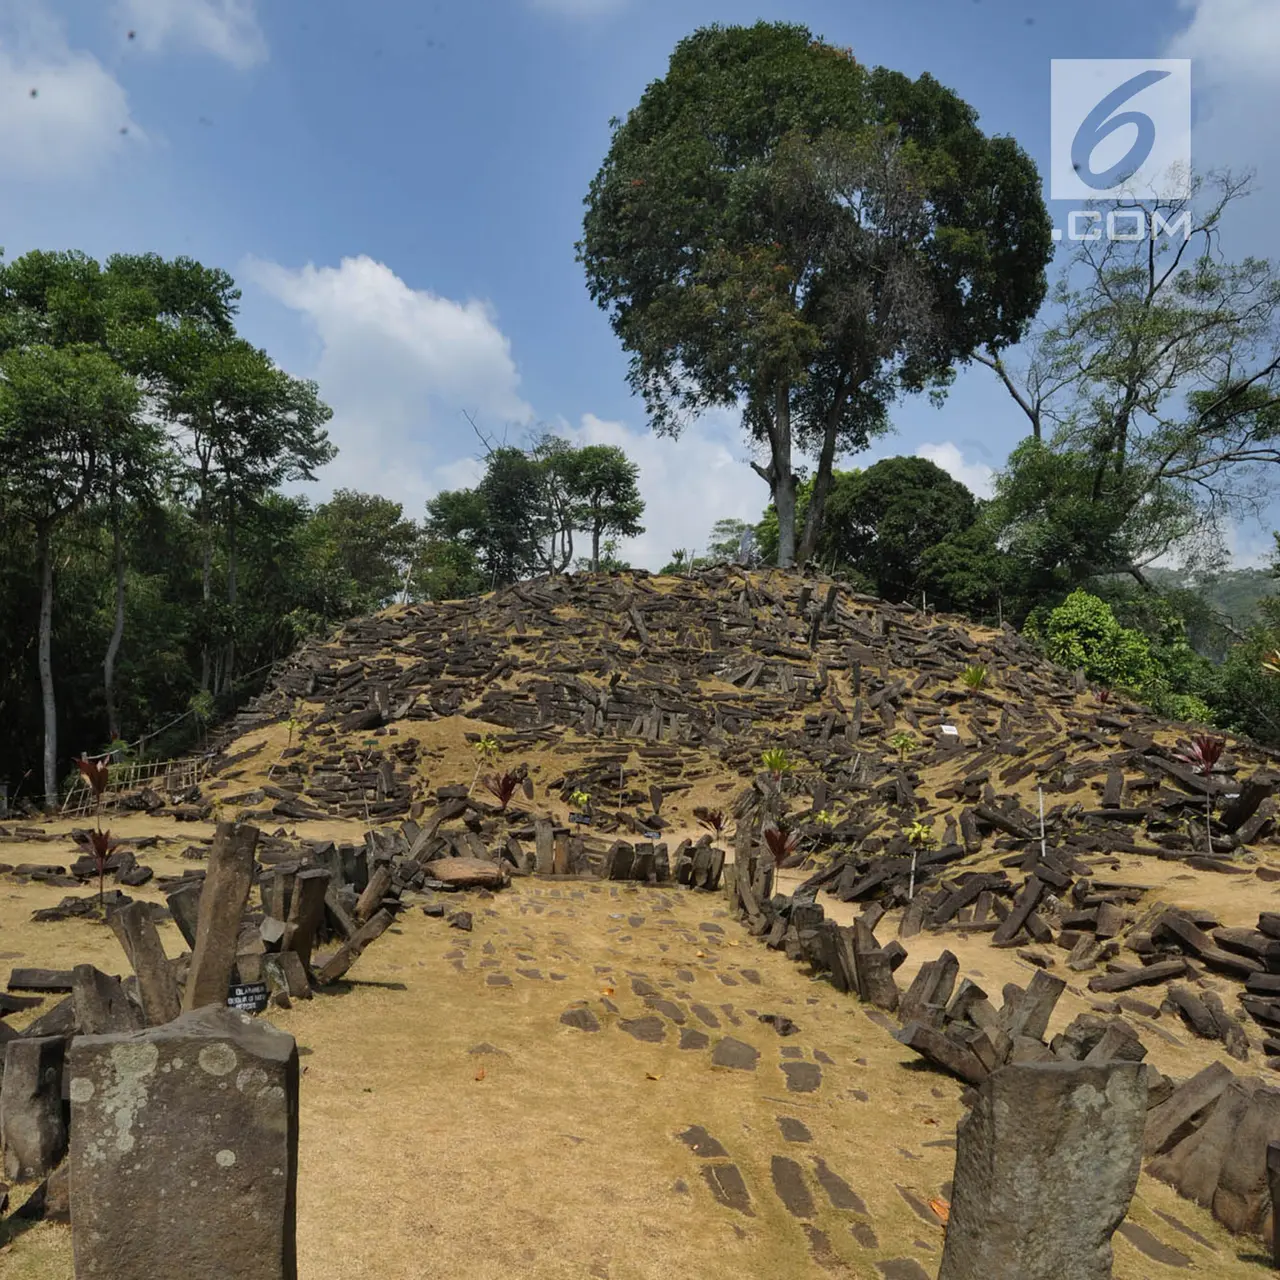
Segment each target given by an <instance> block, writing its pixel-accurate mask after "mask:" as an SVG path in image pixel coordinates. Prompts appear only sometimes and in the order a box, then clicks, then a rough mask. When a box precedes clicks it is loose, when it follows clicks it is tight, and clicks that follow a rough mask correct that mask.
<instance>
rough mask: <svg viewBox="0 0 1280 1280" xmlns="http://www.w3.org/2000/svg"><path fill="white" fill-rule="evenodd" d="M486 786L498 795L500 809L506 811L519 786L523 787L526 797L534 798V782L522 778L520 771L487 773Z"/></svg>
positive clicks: (484, 781)
mask: <svg viewBox="0 0 1280 1280" xmlns="http://www.w3.org/2000/svg"><path fill="white" fill-rule="evenodd" d="M481 781H483V783H484V785H485V788H486V789H487V790H488V791H490V792H492V794H493V795H494V796H496V797H497V800H498V805H499V807H500V809H501V810H502V811H503V812H505V811H506V808H507V805H509V804H510V803H511V798H512V797H513V796H514V795H515V793H516V790H517V789H518V788H523V790H524V794H525V797H526V799H529V800H532V799H533V782H532V780H531V779H529V778H527V777H525V778H522V777H521V776H520V775H519V774H518V773H512V772H511V771H510V770H508V771H507V772H505V773H490V774H486V775H485V777H484V778H483V779H481Z"/></svg>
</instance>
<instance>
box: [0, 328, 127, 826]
mask: <svg viewBox="0 0 1280 1280" xmlns="http://www.w3.org/2000/svg"><path fill="white" fill-rule="evenodd" d="M139 399H140V398H139V395H138V390H137V386H136V385H135V383H134V381H133V379H132V378H131V377H129V375H128V374H126V373H125V372H124V371H123V370H121V368H120V367H119V366H118V365H117V364H116V363H115V361H113V360H112V359H111V357H110V356H108V355H107V354H106V353H104V352H102V351H100V350H99V349H97V348H96V347H94V346H90V345H87V344H74V345H69V346H64V347H53V346H48V345H45V344H33V345H29V346H22V347H16V348H13V349H11V350H9V351H6V352H4V353H3V354H0V509H2V510H3V513H4V517H5V522H6V523H8V522H10V521H12V522H16V523H20V524H22V525H25V526H26V528H27V529H28V530H29V532H30V536H31V549H32V550H33V551H34V554H35V560H36V563H37V564H38V566H39V574H40V616H39V622H38V634H39V642H38V643H39V649H38V666H39V673H40V694H41V702H42V706H43V711H44V761H43V781H44V795H45V802H46V804H47V805H48V806H50V807H53V806H54V805H56V804H57V800H58V715H57V704H56V698H55V694H54V676H53V661H52V637H53V605H54V538H55V535H56V534H57V533H58V531H59V529H60V527H61V526H62V525H63V524H64V523H65V522H66V521H67V520H68V519H70V518H71V517H72V516H74V515H75V514H76V513H77V512H79V511H80V510H82V509H83V508H84V507H85V506H87V505H88V504H89V503H90V502H92V501H93V500H94V498H95V496H97V495H98V494H99V493H100V492H101V491H102V488H103V486H104V482H105V477H106V469H105V467H104V459H105V458H106V457H107V456H108V455H109V454H110V453H113V452H114V454H115V455H116V456H127V455H128V453H129V452H130V447H129V444H128V443H127V442H128V441H129V440H130V439H131V438H136V437H137V436H139V435H140V434H141V433H140V431H139V426H138V408H139Z"/></svg>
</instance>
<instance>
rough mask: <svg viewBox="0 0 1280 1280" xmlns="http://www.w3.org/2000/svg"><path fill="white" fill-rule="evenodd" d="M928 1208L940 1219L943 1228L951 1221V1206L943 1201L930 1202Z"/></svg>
mask: <svg viewBox="0 0 1280 1280" xmlns="http://www.w3.org/2000/svg"><path fill="white" fill-rule="evenodd" d="M929 1208H930V1209H932V1210H933V1211H934V1213H936V1214H937V1215H938V1217H939V1218H941V1219H942V1224H943V1226H946V1224H947V1223H948V1222H950V1221H951V1206H950V1205H949V1204H948V1203H947V1202H946V1201H945V1200H930V1201H929Z"/></svg>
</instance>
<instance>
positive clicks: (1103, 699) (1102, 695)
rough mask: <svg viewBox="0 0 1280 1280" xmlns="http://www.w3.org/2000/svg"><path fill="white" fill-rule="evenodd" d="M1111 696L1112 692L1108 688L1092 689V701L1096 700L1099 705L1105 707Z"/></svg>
mask: <svg viewBox="0 0 1280 1280" xmlns="http://www.w3.org/2000/svg"><path fill="white" fill-rule="evenodd" d="M1113 696H1114V695H1113V694H1112V692H1111V690H1110V689H1103V688H1098V689H1095V690H1094V691H1093V698H1094V701H1095V702H1097V703H1098V705H1099V706H1103V707H1105V706H1106V705H1107V704H1108V703H1109V702H1111V701H1112V699H1113Z"/></svg>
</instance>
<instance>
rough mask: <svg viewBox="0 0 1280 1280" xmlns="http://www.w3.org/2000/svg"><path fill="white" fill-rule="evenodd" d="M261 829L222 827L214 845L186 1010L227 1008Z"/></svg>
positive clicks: (184, 1003) (202, 898) (203, 892)
mask: <svg viewBox="0 0 1280 1280" xmlns="http://www.w3.org/2000/svg"><path fill="white" fill-rule="evenodd" d="M257 847H258V829H257V827H248V826H240V825H237V824H235V823H230V822H222V823H219V824H218V828H217V831H216V832H215V834H214V837H213V844H212V845H211V846H210V847H209V864H208V869H207V871H206V872H205V878H204V887H203V888H202V889H201V891H200V914H199V918H198V921H197V924H196V943H195V946H194V947H192V949H191V970H190V973H189V974H188V976H187V989H186V992H185V993H184V995H183V999H182V1009H183V1012H185V1013H190V1012H191V1011H192V1010H193V1009H202V1008H204V1006H205V1005H218V1006H222V1005H225V1004H226V1000H227V990H228V988H229V987H230V985H231V971H232V970H233V969H234V968H235V963H236V947H237V943H238V941H239V937H240V916H241V913H242V912H243V911H244V907H245V903H246V902H248V900H249V887H250V885H251V884H252V883H253V855H254V851H255V850H256V849H257Z"/></svg>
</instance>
